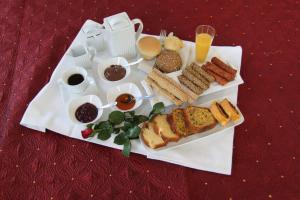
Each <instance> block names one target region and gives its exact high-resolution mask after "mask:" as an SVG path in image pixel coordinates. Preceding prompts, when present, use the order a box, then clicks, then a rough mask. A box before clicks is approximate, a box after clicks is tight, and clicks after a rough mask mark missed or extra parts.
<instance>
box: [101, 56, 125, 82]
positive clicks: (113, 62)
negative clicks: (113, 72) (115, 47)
mask: <svg viewBox="0 0 300 200" xmlns="http://www.w3.org/2000/svg"><path fill="white" fill-rule="evenodd" d="M126 64H128V62H127V60H126V59H125V58H123V57H115V58H109V59H105V60H102V61H101V62H100V63H99V65H98V70H97V71H98V76H99V78H100V79H101V80H103V81H105V82H109V83H119V82H120V81H121V80H124V79H126V78H127V77H128V76H129V74H130V66H129V67H124V68H125V70H126V74H125V76H124V77H123V78H122V79H120V80H118V81H110V80H107V79H106V78H105V76H104V71H105V69H106V68H108V67H110V66H111V65H122V66H124V65H126Z"/></svg>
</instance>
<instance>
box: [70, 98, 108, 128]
mask: <svg viewBox="0 0 300 200" xmlns="http://www.w3.org/2000/svg"><path fill="white" fill-rule="evenodd" d="M85 103H91V104H93V105H95V106H96V107H97V108H99V107H101V106H102V102H101V100H100V98H99V97H98V96H96V95H87V96H82V97H78V98H75V99H73V100H72V101H71V102H70V103H69V105H68V115H69V118H70V119H71V120H72V121H73V122H74V123H76V124H82V125H86V124H90V123H94V122H96V121H97V120H98V119H100V117H101V115H102V113H103V109H98V115H97V117H96V118H95V119H94V120H93V121H91V122H88V123H82V122H80V121H78V120H77V119H76V117H75V112H76V109H77V108H78V107H79V106H81V105H82V104H85Z"/></svg>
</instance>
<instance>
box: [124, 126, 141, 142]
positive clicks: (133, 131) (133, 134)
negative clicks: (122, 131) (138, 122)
mask: <svg viewBox="0 0 300 200" xmlns="http://www.w3.org/2000/svg"><path fill="white" fill-rule="evenodd" d="M140 132H141V128H140V127H138V126H134V127H132V128H130V129H128V130H127V131H126V135H127V136H128V138H130V139H135V138H138V137H139V135H140Z"/></svg>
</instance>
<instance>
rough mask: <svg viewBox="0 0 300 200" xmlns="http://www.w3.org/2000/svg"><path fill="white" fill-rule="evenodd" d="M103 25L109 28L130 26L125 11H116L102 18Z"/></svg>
mask: <svg viewBox="0 0 300 200" xmlns="http://www.w3.org/2000/svg"><path fill="white" fill-rule="evenodd" d="M103 21H104V26H105V28H106V29H109V30H112V31H114V30H121V29H124V28H126V27H128V26H130V23H131V21H130V19H129V17H128V15H127V13H126V12H122V13H118V14H116V15H112V16H110V17H106V18H104V20H103Z"/></svg>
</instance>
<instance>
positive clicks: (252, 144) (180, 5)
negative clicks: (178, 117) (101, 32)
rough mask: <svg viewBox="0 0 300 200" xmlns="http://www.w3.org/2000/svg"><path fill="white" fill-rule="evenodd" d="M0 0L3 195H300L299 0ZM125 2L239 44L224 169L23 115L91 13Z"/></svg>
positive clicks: (180, 28)
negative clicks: (43, 125)
mask: <svg viewBox="0 0 300 200" xmlns="http://www.w3.org/2000/svg"><path fill="white" fill-rule="evenodd" d="M253 3H254V1H236V0H228V1H211V0H206V1H202V2H200V1H196V0H191V1H183V0H179V1H170V0H166V1H159V0H153V1H121V0H110V1H107V0H102V1H96V0H95V1H85V0H76V1H75V0H67V1H60V2H57V1H50V0H40V1H33V0H29V1H24V0H11V1H0V8H1V12H0V30H1V34H0V55H1V56H0V66H1V71H0V101H1V104H0V110H1V115H0V124H1V125H0V133H1V134H0V188H1V189H0V199H5V200H6V199H90V198H94V199H176V200H178V199H295V200H296V199H300V173H299V169H300V81H299V80H300V57H299V50H300V46H299V45H300V37H299V34H300V30H299V29H300V12H299V10H300V1H298V0H293V1H290V0H286V1H276V2H275V1H271V0H270V1H264V0H263V1H258V2H256V3H255V4H253ZM121 11H127V12H128V14H129V16H130V17H131V18H134V17H138V18H141V19H142V21H143V22H144V26H145V27H144V32H146V33H150V34H159V31H160V29H161V28H165V29H167V30H168V31H173V32H175V33H176V34H177V35H178V36H179V37H181V38H183V39H185V40H193V39H194V30H195V28H196V26H197V25H198V24H211V25H212V26H214V27H215V28H216V30H217V37H216V38H215V40H214V45H222V46H225V45H241V46H242V47H243V61H242V71H241V75H242V77H243V78H244V80H245V84H244V85H242V86H241V87H240V89H239V108H240V109H241V110H242V111H243V114H244V116H245V118H246V121H245V122H244V123H243V124H242V125H241V126H239V127H238V128H236V134H235V141H234V155H233V170H232V171H233V173H232V175H231V176H224V175H218V174H213V173H209V172H202V171H198V170H193V169H188V168H185V167H181V166H177V165H173V164H168V163H165V162H160V161H155V160H149V159H146V158H145V157H144V156H140V155H135V154H132V155H131V156H130V158H125V157H123V156H122V155H121V153H120V152H119V151H118V150H113V149H109V148H105V147H102V146H99V145H94V144H90V143H86V142H81V141H78V140H74V139H70V138H66V137H63V136H61V135H58V134H52V133H51V132H47V133H44V134H43V133H40V132H37V131H33V130H30V129H27V128H24V127H21V126H20V125H19V122H20V120H21V117H22V115H23V113H24V111H25V109H26V106H27V105H28V103H29V102H30V101H31V100H32V98H33V97H34V96H35V95H36V94H37V93H38V91H39V90H40V89H41V88H42V87H43V86H44V85H45V84H46V83H47V82H48V80H49V78H50V76H51V73H52V71H53V70H54V68H55V66H56V64H57V63H58V61H59V60H60V58H61V57H62V55H63V53H64V51H65V50H66V48H67V47H68V46H69V45H70V43H71V41H72V40H73V39H74V37H75V35H76V33H77V32H78V30H79V28H80V27H81V25H82V24H83V23H84V21H85V20H86V19H93V20H96V21H102V18H103V17H105V16H109V15H112V14H114V13H117V12H121Z"/></svg>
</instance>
